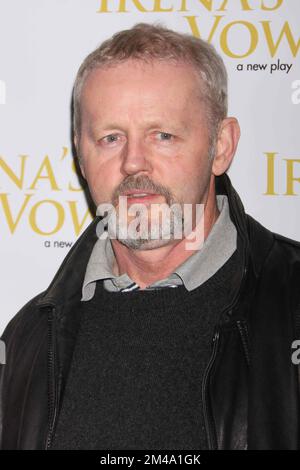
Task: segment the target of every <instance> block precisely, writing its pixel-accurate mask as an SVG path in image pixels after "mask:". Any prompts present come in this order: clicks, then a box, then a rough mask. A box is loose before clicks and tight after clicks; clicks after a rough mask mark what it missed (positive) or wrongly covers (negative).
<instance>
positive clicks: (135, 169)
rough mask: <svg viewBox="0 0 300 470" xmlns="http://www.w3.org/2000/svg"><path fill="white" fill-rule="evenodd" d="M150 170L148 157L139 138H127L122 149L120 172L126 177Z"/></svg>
mask: <svg viewBox="0 0 300 470" xmlns="http://www.w3.org/2000/svg"><path fill="white" fill-rule="evenodd" d="M150 170H151V162H150V155H149V151H148V150H147V148H146V145H145V142H143V139H142V138H141V137H137V136H136V137H128V139H127V142H126V145H125V146H124V149H123V155H122V165H121V172H122V173H123V174H124V175H125V176H126V175H133V174H135V173H140V172H143V171H144V172H149V171H150Z"/></svg>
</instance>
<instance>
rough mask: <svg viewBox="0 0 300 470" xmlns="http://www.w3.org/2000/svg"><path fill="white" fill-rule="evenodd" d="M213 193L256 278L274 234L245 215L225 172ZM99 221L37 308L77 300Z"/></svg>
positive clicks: (74, 250) (76, 247) (66, 261)
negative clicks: (221, 199) (223, 203)
mask: <svg viewBox="0 0 300 470" xmlns="http://www.w3.org/2000/svg"><path fill="white" fill-rule="evenodd" d="M216 194H226V195H227V197H228V203H229V211H230V217H231V219H232V221H233V223H234V224H235V226H236V228H237V232H238V236H240V239H241V242H242V251H243V265H244V270H245V273H246V271H247V270H248V265H249V263H251V264H252V267H253V272H254V274H255V276H256V277H257V276H258V275H259V272H260V270H261V267H262V264H263V261H264V259H265V257H266V256H267V253H268V252H269V250H270V248H271V245H272V243H273V234H272V232H270V231H269V230H267V229H266V228H264V227H263V226H262V225H260V224H259V223H258V222H257V221H255V220H254V219H252V217H250V216H249V215H247V214H246V213H245V210H244V206H243V204H242V202H241V199H240V197H239V195H238V194H237V192H236V190H235V189H234V187H233V186H232V184H231V181H230V178H229V176H228V175H227V174H226V173H224V174H223V175H221V176H217V177H216ZM99 220H100V218H99V217H96V218H95V219H94V220H93V221H92V222H91V224H90V225H89V226H88V227H87V229H86V230H85V232H84V233H83V234H82V235H81V236H80V237H79V239H78V240H77V241H76V243H75V244H74V246H73V247H72V248H71V250H70V251H69V253H68V254H67V256H66V258H65V259H64V261H63V263H62V264H61V266H60V268H59V270H58V271H57V273H56V275H55V277H54V279H53V281H52V282H51V284H50V285H49V287H48V288H47V290H46V291H44V292H43V293H42V294H41V296H40V298H39V300H38V302H37V304H38V306H39V307H44V306H49V305H52V306H59V305H63V304H66V303H69V302H73V301H79V300H80V298H81V289H82V282H83V279H84V275H85V271H86V267H87V263H88V260H89V257H90V255H91V252H92V249H93V247H94V245H95V243H96V241H97V233H96V228H97V224H98V222H99ZM250 245H251V248H250Z"/></svg>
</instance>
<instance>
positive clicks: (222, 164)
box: [212, 117, 241, 176]
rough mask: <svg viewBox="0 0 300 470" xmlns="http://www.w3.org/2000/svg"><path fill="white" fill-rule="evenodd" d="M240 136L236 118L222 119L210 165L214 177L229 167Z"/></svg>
mask: <svg viewBox="0 0 300 470" xmlns="http://www.w3.org/2000/svg"><path fill="white" fill-rule="evenodd" d="M240 134H241V131H240V126H239V123H238V120H237V119H236V118H234V117H227V118H225V119H223V121H222V122H221V125H220V129H219V133H218V138H217V143H216V151H215V156H214V160H213V164H212V173H213V174H214V175H215V176H219V175H222V174H223V173H225V171H227V170H228V168H229V167H230V164H231V161H232V159H233V157H234V154H235V151H236V148H237V145H238V142H239V138H240Z"/></svg>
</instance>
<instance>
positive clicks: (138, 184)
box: [112, 175, 173, 205]
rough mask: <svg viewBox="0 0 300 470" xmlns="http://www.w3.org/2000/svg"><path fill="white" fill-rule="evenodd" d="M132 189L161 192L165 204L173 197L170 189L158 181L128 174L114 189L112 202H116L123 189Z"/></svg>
mask: <svg viewBox="0 0 300 470" xmlns="http://www.w3.org/2000/svg"><path fill="white" fill-rule="evenodd" d="M134 189H138V190H143V191H145V192H147V191H152V192H155V193H157V194H161V195H162V196H164V197H165V199H166V201H167V204H169V205H170V202H171V200H172V199H173V197H172V193H171V191H170V190H169V189H168V188H166V186H163V185H161V184H158V183H154V181H152V180H151V179H150V178H149V177H148V176H145V175H140V176H136V177H134V176H129V177H128V178H126V179H125V180H124V181H122V183H121V184H120V185H119V186H118V187H117V188H116V189H115V191H114V193H113V198H112V199H113V204H116V203H117V201H118V199H119V196H120V195H121V194H122V193H123V192H124V191H131V190H134Z"/></svg>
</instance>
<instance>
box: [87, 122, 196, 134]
mask: <svg viewBox="0 0 300 470" xmlns="http://www.w3.org/2000/svg"><path fill="white" fill-rule="evenodd" d="M91 124H92V126H93V123H91ZM95 127H96V128H99V129H101V130H103V131H108V130H110V129H122V126H120V124H119V123H117V122H110V123H108V124H105V126H103V127H102V125H101V123H99V125H98V126H97V125H96V126H95ZM145 127H146V128H147V129H156V128H157V129H164V128H168V129H170V130H172V131H173V132H175V133H177V132H182V131H186V130H187V128H188V126H187V125H185V124H182V125H180V124H179V125H177V124H176V125H174V124H172V123H168V122H166V123H163V122H159V121H149V122H148V123H145Z"/></svg>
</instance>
